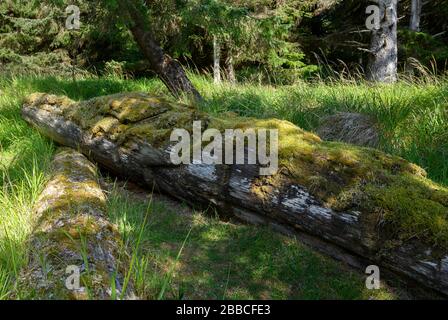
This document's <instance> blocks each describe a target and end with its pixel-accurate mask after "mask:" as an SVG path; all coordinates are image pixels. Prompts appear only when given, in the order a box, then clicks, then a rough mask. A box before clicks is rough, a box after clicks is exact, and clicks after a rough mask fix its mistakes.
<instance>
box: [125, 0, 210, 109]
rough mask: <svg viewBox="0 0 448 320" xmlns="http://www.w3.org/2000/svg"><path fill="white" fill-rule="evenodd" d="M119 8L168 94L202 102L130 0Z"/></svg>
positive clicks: (178, 65) (175, 61)
mask: <svg viewBox="0 0 448 320" xmlns="http://www.w3.org/2000/svg"><path fill="white" fill-rule="evenodd" d="M120 7H121V8H122V10H125V11H124V12H127V13H128V16H129V19H130V20H131V21H130V22H129V25H130V27H129V28H130V30H131V33H132V35H133V37H134V40H135V41H136V42H137V44H138V46H139V47H140V49H141V51H142V53H143V55H144V56H145V57H146V58H147V59H148V61H149V63H150V64H151V68H152V69H153V70H154V72H155V73H156V74H157V75H158V76H159V78H160V79H161V80H162V81H163V83H164V84H165V85H166V86H167V87H168V89H169V90H170V92H171V93H172V94H173V95H174V96H175V97H179V96H181V95H182V94H186V95H188V96H192V97H193V98H194V99H196V100H202V97H201V95H200V94H199V92H198V91H197V90H196V88H195V87H194V86H193V84H192V83H191V81H190V80H189V79H188V77H187V75H186V73H185V70H184V69H183V68H182V66H181V64H180V63H179V62H178V61H177V60H175V59H173V58H171V57H170V56H169V55H167V54H165V53H164V52H163V49H162V48H161V47H160V45H159V44H158V43H157V41H156V40H155V37H154V36H153V34H152V33H151V31H150V30H147V27H146V23H145V19H144V16H143V15H142V14H141V13H140V12H139V10H138V9H137V7H136V6H135V3H133V1H132V0H120Z"/></svg>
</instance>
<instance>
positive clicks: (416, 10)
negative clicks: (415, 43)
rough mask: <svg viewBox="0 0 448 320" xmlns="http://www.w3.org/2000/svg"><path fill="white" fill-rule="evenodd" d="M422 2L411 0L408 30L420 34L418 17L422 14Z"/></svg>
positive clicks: (420, 0) (421, 0)
mask: <svg viewBox="0 0 448 320" xmlns="http://www.w3.org/2000/svg"><path fill="white" fill-rule="evenodd" d="M422 7H423V0H412V6H411V22H410V24H409V29H411V30H412V31H416V32H420V17H421V13H422Z"/></svg>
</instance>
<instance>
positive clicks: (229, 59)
mask: <svg viewBox="0 0 448 320" xmlns="http://www.w3.org/2000/svg"><path fill="white" fill-rule="evenodd" d="M225 69H226V77H227V81H228V82H230V83H232V84H233V83H236V74H235V66H234V62H233V56H232V53H231V52H230V50H226V56H225Z"/></svg>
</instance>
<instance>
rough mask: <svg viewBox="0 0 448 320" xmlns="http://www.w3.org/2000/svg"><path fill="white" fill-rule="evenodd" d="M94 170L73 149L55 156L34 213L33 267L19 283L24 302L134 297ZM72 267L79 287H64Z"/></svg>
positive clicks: (29, 268)
mask: <svg viewBox="0 0 448 320" xmlns="http://www.w3.org/2000/svg"><path fill="white" fill-rule="evenodd" d="M96 170H97V169H96V167H95V165H94V164H92V163H91V162H90V161H89V160H87V158H86V157H85V156H83V155H82V154H80V153H79V152H77V151H75V150H73V149H68V148H64V149H60V150H59V151H58V152H57V154H56V155H55V158H54V160H53V162H52V168H51V178H50V179H49V182H48V183H47V185H46V187H45V189H44V190H43V192H42V193H41V195H40V196H39V198H38V200H37V202H36V205H35V208H34V210H33V218H34V230H33V233H32V236H31V239H30V240H29V247H30V250H29V263H28V265H27V266H26V267H25V268H24V270H22V273H21V278H20V280H19V287H20V288H21V290H19V292H21V294H22V295H23V293H25V297H21V298H33V299H110V298H113V297H116V298H120V297H125V298H133V293H132V286H127V288H123V279H124V274H125V273H124V272H125V268H126V265H127V263H128V256H127V254H126V252H125V250H124V247H123V245H122V243H121V238H120V235H119V233H118V229H117V227H116V226H115V225H113V224H112V223H110V222H109V221H108V220H107V215H106V208H107V206H106V197H105V195H104V193H103V191H102V189H101V188H100V186H99V183H98V180H97V178H98V177H97V172H96ZM70 266H72V267H75V268H78V270H79V275H80V280H79V287H78V288H77V287H71V286H70V285H69V286H68V287H67V285H66V283H67V279H68V278H69V277H70V276H71V272H73V270H72V271H70ZM67 268H69V269H67ZM69 283H70V281H69ZM74 283H76V282H74ZM113 290H115V292H113ZM122 292H124V294H123V295H122V294H121V293H122Z"/></svg>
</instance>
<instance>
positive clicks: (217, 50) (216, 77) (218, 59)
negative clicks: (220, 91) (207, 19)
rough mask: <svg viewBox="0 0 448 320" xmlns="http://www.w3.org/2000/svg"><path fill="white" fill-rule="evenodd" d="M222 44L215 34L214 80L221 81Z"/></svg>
mask: <svg viewBox="0 0 448 320" xmlns="http://www.w3.org/2000/svg"><path fill="white" fill-rule="evenodd" d="M220 62H221V45H220V43H219V40H218V39H217V37H216V36H213V82H214V83H215V84H220V83H221V63H220Z"/></svg>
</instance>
